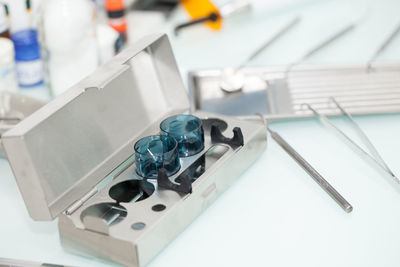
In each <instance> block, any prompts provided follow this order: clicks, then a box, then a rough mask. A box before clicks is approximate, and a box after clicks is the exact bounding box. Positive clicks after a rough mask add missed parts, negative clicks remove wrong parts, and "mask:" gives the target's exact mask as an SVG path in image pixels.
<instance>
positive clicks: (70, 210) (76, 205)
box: [65, 187, 99, 215]
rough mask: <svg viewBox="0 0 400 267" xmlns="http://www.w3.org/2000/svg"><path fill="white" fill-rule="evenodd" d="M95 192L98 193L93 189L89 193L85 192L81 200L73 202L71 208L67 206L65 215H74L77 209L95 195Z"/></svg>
mask: <svg viewBox="0 0 400 267" xmlns="http://www.w3.org/2000/svg"><path fill="white" fill-rule="evenodd" d="M97 192H99V190H98V189H97V188H96V187H95V188H93V189H92V190H90V191H89V192H87V193H86V194H85V195H84V196H83V197H82V198H81V199H79V200H77V201H75V202H74V204H72V205H71V206H69V208H68V209H67V210H66V211H65V213H66V214H67V215H71V214H72V213H74V212H75V211H76V210H77V209H79V208H80V207H81V206H82V205H83V203H85V202H86V201H88V200H89V199H90V198H91V197H92V196H94V195H96V194H97Z"/></svg>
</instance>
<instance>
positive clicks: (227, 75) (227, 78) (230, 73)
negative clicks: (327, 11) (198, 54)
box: [220, 17, 301, 93]
mask: <svg viewBox="0 0 400 267" xmlns="http://www.w3.org/2000/svg"><path fill="white" fill-rule="evenodd" d="M300 20H301V19H300V17H295V18H294V19H292V20H291V21H290V22H289V23H288V24H286V25H285V26H284V27H283V28H282V29H280V30H279V31H278V32H277V33H276V34H275V35H274V36H272V38H270V39H268V40H267V41H266V42H265V43H264V44H263V45H261V46H260V47H259V48H258V49H257V50H255V51H254V52H253V53H252V54H251V55H250V56H249V57H248V58H247V59H246V60H244V61H243V62H242V63H241V64H240V65H239V66H238V67H237V68H226V69H224V71H223V73H222V81H221V82H220V88H221V89H222V90H223V91H225V92H227V93H232V92H237V91H240V90H241V89H242V88H243V85H244V80H245V78H244V74H243V73H241V72H240V70H241V69H243V68H244V67H245V66H246V65H247V64H248V63H249V62H250V61H252V60H253V59H254V58H256V57H257V56H258V55H259V54H261V52H263V51H264V50H265V49H266V48H268V47H269V46H271V45H272V44H273V43H275V42H276V41H277V40H279V39H280V38H281V37H282V36H284V35H285V34H286V33H287V32H289V30H290V29H292V28H293V27H294V26H295V25H297V24H298V23H299V22H300Z"/></svg>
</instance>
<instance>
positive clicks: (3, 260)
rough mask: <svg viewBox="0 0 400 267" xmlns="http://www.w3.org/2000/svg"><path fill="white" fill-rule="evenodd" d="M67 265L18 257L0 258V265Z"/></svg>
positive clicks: (0, 266)
mask: <svg viewBox="0 0 400 267" xmlns="http://www.w3.org/2000/svg"><path fill="white" fill-rule="evenodd" d="M3 266H4V267H40V266H43V267H45V266H47V267H68V266H67V265H59V264H51V263H42V262H32V261H25V260H19V259H7V258H0V267H3ZM69 267H71V266H69Z"/></svg>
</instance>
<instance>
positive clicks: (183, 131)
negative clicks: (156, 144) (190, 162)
mask: <svg viewBox="0 0 400 267" xmlns="http://www.w3.org/2000/svg"><path fill="white" fill-rule="evenodd" d="M160 129H161V135H164V136H170V137H173V138H175V139H176V141H178V151H179V156H180V157H189V156H193V155H195V154H197V153H199V152H200V151H202V150H203V148H204V130H203V125H202V122H201V120H200V119H199V118H197V117H196V116H193V115H183V114H182V115H175V116H171V117H168V118H167V119H165V120H163V121H162V122H161V124H160Z"/></svg>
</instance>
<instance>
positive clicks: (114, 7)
mask: <svg viewBox="0 0 400 267" xmlns="http://www.w3.org/2000/svg"><path fill="white" fill-rule="evenodd" d="M105 8H106V10H107V16H108V25H110V26H111V27H112V28H113V29H114V30H116V31H117V32H118V33H119V34H120V36H119V38H118V40H117V42H116V47H115V48H116V51H117V52H119V51H120V50H121V49H122V47H123V46H124V44H125V43H126V42H127V28H128V26H127V22H126V18H125V4H124V1H123V0H106V2H105Z"/></svg>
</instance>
